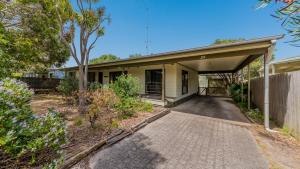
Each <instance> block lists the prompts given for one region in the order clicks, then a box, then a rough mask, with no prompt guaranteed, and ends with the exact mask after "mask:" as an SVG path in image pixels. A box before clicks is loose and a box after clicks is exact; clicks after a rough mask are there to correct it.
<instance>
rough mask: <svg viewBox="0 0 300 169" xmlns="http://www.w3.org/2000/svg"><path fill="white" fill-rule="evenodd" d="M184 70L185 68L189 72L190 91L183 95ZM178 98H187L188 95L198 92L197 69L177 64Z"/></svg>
mask: <svg viewBox="0 0 300 169" xmlns="http://www.w3.org/2000/svg"><path fill="white" fill-rule="evenodd" d="M182 70H185V71H187V72H188V85H189V88H188V93H187V94H184V95H182ZM176 81H177V85H176V93H177V95H176V100H175V101H177V100H180V99H182V98H185V97H187V96H190V95H192V94H195V93H197V92H198V87H199V77H198V72H197V71H195V70H192V69H190V68H187V67H185V66H183V65H181V64H177V76H176Z"/></svg>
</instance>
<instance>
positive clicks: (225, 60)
mask: <svg viewBox="0 0 300 169" xmlns="http://www.w3.org/2000/svg"><path fill="white" fill-rule="evenodd" d="M282 37H283V36H272V37H267V38H261V39H255V40H248V41H242V42H236V43H230V44H224V45H214V46H211V47H205V48H202V49H201V48H200V49H198V52H199V53H198V54H197V56H193V54H190V55H189V57H187V58H185V59H184V60H183V59H182V60H178V63H179V64H182V65H184V66H186V67H189V68H191V69H194V70H196V71H198V73H199V74H216V73H226V74H234V73H237V72H238V71H240V70H242V69H243V68H244V67H246V66H247V67H248V79H247V82H248V99H247V100H248V109H250V101H251V99H250V85H251V84H250V78H251V77H250V64H251V62H253V61H254V60H255V59H257V58H259V57H263V60H264V77H265V78H264V117H265V118H264V119H265V121H264V125H265V128H266V129H267V130H269V71H268V70H269V63H270V60H271V58H272V55H273V49H274V46H275V43H276V40H278V39H280V38H282ZM191 50H192V51H193V50H195V49H191ZM199 50H200V51H199ZM185 52H187V51H185ZM242 74H243V73H242ZM240 80H241V81H243V80H244V79H243V76H242V77H241V79H240ZM241 84H242V88H243V83H241ZM242 91H243V90H242ZM242 95H243V93H242ZM242 98H243V97H242Z"/></svg>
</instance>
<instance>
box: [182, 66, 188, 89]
mask: <svg viewBox="0 0 300 169" xmlns="http://www.w3.org/2000/svg"><path fill="white" fill-rule="evenodd" d="M181 74H182V94H183V95H184V94H187V93H188V91H189V80H188V79H189V73H188V72H187V71H185V70H183V71H182V72H181Z"/></svg>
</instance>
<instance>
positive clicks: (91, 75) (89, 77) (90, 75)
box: [88, 72, 96, 83]
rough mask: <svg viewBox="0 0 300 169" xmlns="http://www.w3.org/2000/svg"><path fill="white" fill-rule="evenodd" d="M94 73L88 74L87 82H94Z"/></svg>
mask: <svg viewBox="0 0 300 169" xmlns="http://www.w3.org/2000/svg"><path fill="white" fill-rule="evenodd" d="M95 78H96V72H88V82H89V83H91V82H95V81H96V79H95Z"/></svg>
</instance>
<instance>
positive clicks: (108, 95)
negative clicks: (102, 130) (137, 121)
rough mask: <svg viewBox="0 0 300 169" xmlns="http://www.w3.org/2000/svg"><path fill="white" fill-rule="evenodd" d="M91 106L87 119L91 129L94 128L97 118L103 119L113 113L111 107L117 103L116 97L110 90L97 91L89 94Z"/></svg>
mask: <svg viewBox="0 0 300 169" xmlns="http://www.w3.org/2000/svg"><path fill="white" fill-rule="evenodd" d="M90 98H91V104H90V105H89V108H88V114H87V116H88V119H89V122H90V124H91V127H92V128H95V123H96V120H97V119H98V118H99V117H102V120H103V119H104V117H105V115H107V114H110V113H113V107H114V105H115V104H116V103H117V102H118V97H117V96H116V95H115V93H114V92H113V90H111V89H110V88H101V89H97V90H96V91H94V92H91V93H90Z"/></svg>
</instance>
